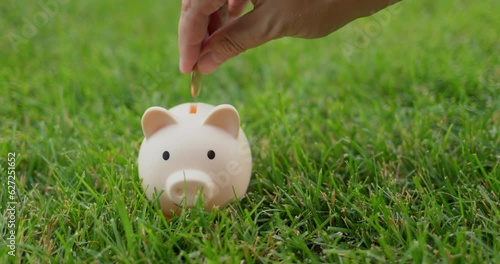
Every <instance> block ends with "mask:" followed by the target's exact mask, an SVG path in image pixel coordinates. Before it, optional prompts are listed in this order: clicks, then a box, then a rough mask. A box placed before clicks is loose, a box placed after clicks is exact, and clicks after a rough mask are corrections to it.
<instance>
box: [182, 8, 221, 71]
mask: <svg viewBox="0 0 500 264" xmlns="http://www.w3.org/2000/svg"><path fill="white" fill-rule="evenodd" d="M226 1H227V0H211V1H207V0H183V1H182V10H181V16H180V20H179V27H178V45H179V56H180V59H179V69H180V71H181V72H182V73H188V72H191V71H192V70H193V67H194V65H195V64H196V61H197V60H198V59H199V55H200V50H201V44H202V43H203V40H204V39H205V36H206V34H207V29H208V24H209V16H210V15H211V14H212V13H214V12H215V11H217V10H218V9H219V8H220V7H222V6H223V5H224V4H225V3H226Z"/></svg>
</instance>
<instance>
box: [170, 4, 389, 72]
mask: <svg viewBox="0 0 500 264" xmlns="http://www.w3.org/2000/svg"><path fill="white" fill-rule="evenodd" d="M251 1H252V3H253V6H254V8H253V10H252V11H250V12H248V13H246V14H245V15H243V16H241V17H238V18H235V19H233V20H232V21H230V22H229V23H226V24H224V25H223V22H224V17H225V16H226V14H227V12H229V14H230V15H232V16H237V15H239V13H241V11H242V10H243V9H244V7H245V4H246V3H247V2H248V0H183V1H182V11H181V18H180V21H179V51H180V70H181V72H183V73H188V72H191V71H192V70H193V67H194V66H195V65H197V67H198V70H199V71H200V72H202V73H205V74H206V73H211V72H213V71H214V70H215V69H217V67H218V66H220V65H221V64H222V63H223V62H225V61H226V60H228V59H230V58H232V57H234V56H236V55H238V54H240V53H241V52H243V51H245V50H248V49H250V48H254V47H257V46H259V45H262V44H264V43H266V42H268V41H270V40H273V39H277V38H281V37H285V36H290V37H299V38H319V37H324V36H326V35H328V34H330V33H332V32H334V31H336V30H337V29H339V28H341V27H342V26H344V25H345V24H347V23H349V22H351V21H352V20H354V19H356V18H359V17H362V16H368V15H371V14H373V13H375V12H377V11H379V10H381V9H382V8H384V7H386V6H388V5H390V4H392V3H394V2H396V1H394V0H371V1H367V0H324V1H311V0H251ZM225 5H229V8H228V10H226V9H225V8H224V7H225Z"/></svg>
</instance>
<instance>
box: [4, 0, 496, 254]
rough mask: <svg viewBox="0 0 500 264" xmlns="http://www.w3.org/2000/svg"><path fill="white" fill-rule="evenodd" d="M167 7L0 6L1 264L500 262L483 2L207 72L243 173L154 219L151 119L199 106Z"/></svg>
mask: <svg viewBox="0 0 500 264" xmlns="http://www.w3.org/2000/svg"><path fill="white" fill-rule="evenodd" d="M179 2H180V1H156V0H148V1H142V3H141V2H138V3H135V2H134V1H118V0H109V1H97V0H90V1H70V0H43V1H39V2H36V4H34V3H32V1H27V0H20V1H14V0H6V1H5V3H3V4H2V5H1V6H0V28H1V34H0V66H1V67H0V94H1V96H0V116H1V122H0V125H1V129H2V133H1V134H0V157H1V158H0V165H1V169H0V172H1V175H2V177H1V180H0V182H1V188H2V190H1V191H0V206H1V211H0V213H1V214H2V215H3V217H1V219H0V223H1V225H0V234H1V238H0V263H21V262H22V263H111V262H113V263H170V262H186V263H221V262H224V263H240V261H243V262H244V263H254V262H285V263H299V262H311V263H316V262H338V263H359V262H362V263H367V262H368V263H372V262H378V263H388V262H403V263H407V262H414V263H437V262H441V263H448V262H451V263H488V262H489V263H499V262H500V242H499V238H500V199H499V195H498V194H499V193H500V165H499V163H500V56H499V54H500V43H499V39H500V36H499V31H498V29H499V28H500V16H499V15H498V3H497V1H496V0H486V1H479V2H477V1H476V2H474V1H461V0H455V1H453V0H442V1H430V0H424V1H415V0H408V1H403V2H402V3H399V4H397V5H396V6H394V7H392V8H390V9H387V10H384V11H382V12H380V13H378V14H376V15H374V16H372V17H369V18H363V19H359V20H357V21H355V22H353V23H351V24H349V25H348V26H347V27H345V28H343V29H341V30H339V31H338V32H336V33H335V34H332V35H330V36H328V37H325V38H322V39H318V40H300V39H293V38H284V39H281V40H277V41H273V42H271V43H268V44H267V45H264V46H261V47H259V48H256V49H253V50H250V51H248V52H245V53H243V54H241V55H240V56H239V57H237V58H234V59H232V60H230V61H228V62H227V63H226V64H225V65H223V66H222V67H221V68H220V69H218V70H217V71H216V72H215V73H213V74H211V75H208V76H205V78H204V80H203V81H204V84H203V85H204V86H203V89H202V91H201V94H200V96H199V100H200V101H202V102H206V103H210V104H213V105H218V104H223V103H229V104H232V105H234V106H235V107H236V109H238V111H239V114H240V116H241V122H242V128H243V129H244V131H245V133H246V134H247V136H248V138H249V141H250V145H251V150H252V154H253V172H252V179H251V182H250V186H249V189H248V193H247V195H246V196H245V198H243V199H242V200H240V201H235V202H232V203H230V204H229V205H228V206H227V207H224V208H220V209H216V210H214V211H212V212H205V211H203V210H202V209H201V208H200V207H195V208H193V209H190V210H185V211H183V212H182V214H180V215H179V216H176V217H173V218H172V219H170V220H166V219H165V218H164V217H163V215H162V213H161V211H160V208H159V205H158V203H155V202H150V201H149V200H148V199H147V198H146V197H145V195H144V191H143V190H142V188H141V185H140V180H139V177H138V172H137V155H138V150H139V146H140V143H141V141H142V137H143V135H142V130H141V125H140V120H141V116H142V114H143V113H144V111H145V110H146V109H147V108H148V107H150V106H153V105H159V106H163V107H166V108H170V107H173V106H175V105H178V104H181V103H185V102H189V101H191V100H192V98H191V96H190V92H189V76H187V75H182V74H180V73H179V70H178V54H177V22H178V17H179V9H180V4H179ZM9 153H10V154H9ZM9 159H10V160H9ZM9 163H11V164H10V165H14V164H15V166H10V165H9ZM13 174H15V176H16V177H15V179H16V180H15V184H14V183H13V182H12V181H11V179H12V178H10V179H9V177H8V176H9V175H11V176H12V175H13ZM14 188H15V192H13V195H10V194H9V193H10V192H11V191H12V190H13V189H14ZM11 219H14V220H12V221H11ZM11 234H13V236H15V239H14V240H12V239H9V237H10V236H11ZM11 242H15V251H12V249H11V248H12V246H11V247H9V245H11ZM10 253H12V254H13V255H15V256H11V254H10Z"/></svg>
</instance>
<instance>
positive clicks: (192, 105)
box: [189, 104, 198, 114]
mask: <svg viewBox="0 0 500 264" xmlns="http://www.w3.org/2000/svg"><path fill="white" fill-rule="evenodd" d="M197 111H198V107H196V104H191V105H190V106H189V113H190V114H196V112H197Z"/></svg>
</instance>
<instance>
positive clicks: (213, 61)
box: [198, 52, 222, 74]
mask: <svg viewBox="0 0 500 264" xmlns="http://www.w3.org/2000/svg"><path fill="white" fill-rule="evenodd" d="M221 63H222V60H221V59H220V58H219V57H218V56H217V55H216V54H215V53H213V52H209V53H207V54H205V55H203V56H202V57H201V58H200V60H199V61H198V70H199V71H200V72H201V73H203V74H208V73H211V72H213V71H215V69H217V67H219V65H220V64H221Z"/></svg>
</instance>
